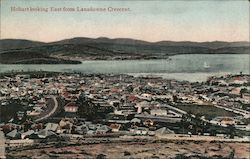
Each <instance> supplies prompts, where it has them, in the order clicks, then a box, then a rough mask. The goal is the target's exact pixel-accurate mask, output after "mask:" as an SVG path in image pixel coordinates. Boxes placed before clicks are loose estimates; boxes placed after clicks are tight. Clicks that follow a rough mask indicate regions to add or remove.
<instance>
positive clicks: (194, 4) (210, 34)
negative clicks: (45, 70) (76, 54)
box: [0, 0, 250, 42]
mask: <svg viewBox="0 0 250 159" xmlns="http://www.w3.org/2000/svg"><path fill="white" fill-rule="evenodd" d="M63 2H64V3H61V1H58V0H53V1H42V0H36V1H30V0H18V1H17V0H13V1H8V0H2V1H0V3H1V39H27V40H32V41H41V42H54V41H60V40H63V39H70V38H74V37H87V38H99V37H107V38H111V39H115V38H131V39H138V40H143V41H148V42H158V41H177V42H181V41H192V42H213V41H225V42H239V41H240V42H242V41H246V42H249V41H250V40H249V2H248V0H238V1H195V0H193V1H185V2H184V1H143V2H142V1H122V2H121V1H77V0H72V1H63ZM11 7H16V8H18V7H20V8H29V7H32V8H40V9H46V8H49V9H50V7H54V8H63V7H66V8H77V7H79V8H90V7H93V8H108V7H113V8H129V11H126V12H55V11H49V12H45V11H44V12H43V11H39V12H38V11H32V12H25V11H11Z"/></svg>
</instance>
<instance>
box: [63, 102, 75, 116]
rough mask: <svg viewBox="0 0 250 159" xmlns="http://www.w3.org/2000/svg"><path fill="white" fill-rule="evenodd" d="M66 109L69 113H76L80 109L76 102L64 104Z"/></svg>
mask: <svg viewBox="0 0 250 159" xmlns="http://www.w3.org/2000/svg"><path fill="white" fill-rule="evenodd" d="M64 111H65V112H69V113H76V112H77V111H78V106H77V105H76V103H74V102H70V103H68V104H66V105H65V106H64Z"/></svg>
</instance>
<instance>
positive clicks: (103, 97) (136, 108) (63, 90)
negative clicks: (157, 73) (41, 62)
mask: <svg viewBox="0 0 250 159" xmlns="http://www.w3.org/2000/svg"><path fill="white" fill-rule="evenodd" d="M249 79H250V76H248V75H234V76H232V75H228V76H225V77H211V78H210V79H209V80H208V81H207V82H203V83H198V82H196V83H190V82H187V81H176V80H168V79H163V78H159V77H136V78H135V77H133V76H130V75H80V74H70V75H64V74H59V75H55V76H52V77H41V78H34V77H32V78H31V77H30V76H29V75H15V76H13V77H9V76H8V77H7V76H6V77H4V78H1V79H0V86H1V90H0V95H1V96H0V101H1V106H8V103H9V102H11V100H18V101H20V103H21V104H22V105H25V106H26V107H28V109H27V110H25V112H24V113H25V114H26V115H27V116H31V117H36V116H39V115H41V114H42V113H43V112H45V111H46V110H47V109H48V102H47V101H48V98H49V96H52V95H53V96H57V97H60V98H61V99H63V101H64V102H63V105H61V107H62V111H63V112H64V113H65V117H62V118H61V119H60V121H57V122H51V121H48V120H49V119H48V120H47V121H46V123H44V122H34V121H26V122H25V123H22V124H19V125H18V124H17V123H13V122H11V121H10V122H5V123H0V127H1V129H2V130H3V131H4V133H5V136H6V137H7V138H9V139H17V138H18V139H25V138H48V137H58V135H59V134H78V135H100V134H102V135H103V134H110V133H111V134H112V133H113V134H115V133H124V134H131V135H155V134H159V133H174V131H172V130H170V129H168V128H166V127H164V126H155V123H179V122H181V120H182V116H183V114H186V113H187V112H185V111H183V110H180V109H177V108H175V107H173V106H171V105H169V104H168V103H175V104H176V103H192V104H199V105H202V104H211V105H218V106H222V107H227V108H228V109H230V110H233V111H234V110H235V111H239V110H241V111H243V112H245V113H249V104H250V103H249V102H250V101H249V92H250V89H249ZM225 86H226V87H225ZM81 96H84V97H86V98H88V99H89V100H91V102H92V103H93V104H95V105H96V106H98V111H99V113H103V114H104V115H105V117H104V119H103V120H102V122H100V123H93V122H91V121H86V120H79V119H77V118H75V117H77V112H78V111H79V110H80V107H81V105H79V104H77V101H78V99H79V98H80V97H81ZM245 105H248V107H247V106H245ZM19 114H20V116H22V112H19ZM66 114H70V115H69V116H67V115H66ZM237 120H238V119H237ZM0 122H1V121H0ZM211 122H214V123H215V124H218V125H220V124H225V125H227V124H237V122H236V119H235V118H229V117H218V118H216V119H214V120H213V121H211ZM223 122H225V123H223Z"/></svg>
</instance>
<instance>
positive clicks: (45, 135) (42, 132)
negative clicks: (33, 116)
mask: <svg viewBox="0 0 250 159" xmlns="http://www.w3.org/2000/svg"><path fill="white" fill-rule="evenodd" d="M37 136H38V137H39V138H48V137H52V136H57V135H56V134H55V133H54V132H52V131H50V130H47V129H43V130H40V131H39V132H38V133H37Z"/></svg>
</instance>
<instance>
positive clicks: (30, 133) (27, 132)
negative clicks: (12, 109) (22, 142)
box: [21, 130, 35, 139]
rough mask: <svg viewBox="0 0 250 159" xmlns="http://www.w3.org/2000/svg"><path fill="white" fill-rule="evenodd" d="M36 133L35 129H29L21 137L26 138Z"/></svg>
mask: <svg viewBox="0 0 250 159" xmlns="http://www.w3.org/2000/svg"><path fill="white" fill-rule="evenodd" d="M34 133H35V131H34V130H28V131H26V132H24V133H22V134H21V139H25V138H27V137H29V136H31V135H33V134H34Z"/></svg>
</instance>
